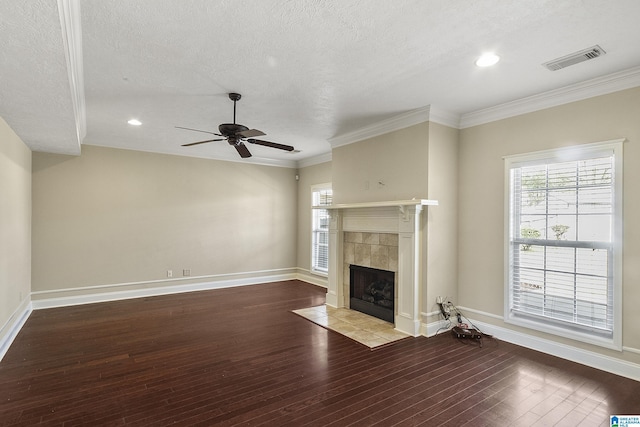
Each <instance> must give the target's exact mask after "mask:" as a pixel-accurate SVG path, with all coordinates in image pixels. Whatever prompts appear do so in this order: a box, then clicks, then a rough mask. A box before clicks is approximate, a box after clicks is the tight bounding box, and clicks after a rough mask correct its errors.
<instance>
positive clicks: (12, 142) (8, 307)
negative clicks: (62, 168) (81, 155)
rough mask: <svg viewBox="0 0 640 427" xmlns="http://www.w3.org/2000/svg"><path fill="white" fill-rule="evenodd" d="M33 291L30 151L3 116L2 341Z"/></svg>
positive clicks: (0, 145)
mask: <svg viewBox="0 0 640 427" xmlns="http://www.w3.org/2000/svg"><path fill="white" fill-rule="evenodd" d="M30 292H31V150H29V148H27V146H26V145H24V143H23V142H22V141H21V140H20V138H19V137H18V136H17V135H16V134H15V133H14V132H13V130H11V128H10V127H9V125H7V123H6V122H5V121H4V120H3V119H2V118H1V117H0V343H1V342H2V341H3V340H4V339H6V338H7V335H8V333H9V332H10V329H11V327H12V325H13V324H14V322H15V321H16V320H17V316H19V314H20V313H19V311H20V309H22V308H24V307H25V305H26V304H27V303H28V301H29V293H30Z"/></svg>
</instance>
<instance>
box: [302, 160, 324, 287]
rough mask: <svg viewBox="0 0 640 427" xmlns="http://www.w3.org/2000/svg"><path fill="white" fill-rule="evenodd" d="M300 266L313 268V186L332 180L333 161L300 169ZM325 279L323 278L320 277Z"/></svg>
mask: <svg viewBox="0 0 640 427" xmlns="http://www.w3.org/2000/svg"><path fill="white" fill-rule="evenodd" d="M297 173H298V177H299V181H298V233H297V234H298V239H297V252H298V256H297V260H298V264H297V266H298V268H300V269H302V270H304V271H305V272H306V273H310V270H311V187H312V186H313V185H317V184H325V183H330V182H331V162H325V163H320V164H317V165H313V166H307V167H305V168H301V169H299V170H298V172H297ZM319 279H321V280H322V281H325V280H324V279H322V278H319Z"/></svg>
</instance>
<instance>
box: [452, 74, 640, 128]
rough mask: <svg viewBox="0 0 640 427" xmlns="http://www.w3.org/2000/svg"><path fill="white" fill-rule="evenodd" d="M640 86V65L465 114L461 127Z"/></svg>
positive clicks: (461, 120)
mask: <svg viewBox="0 0 640 427" xmlns="http://www.w3.org/2000/svg"><path fill="white" fill-rule="evenodd" d="M636 86H640V66H639V67H633V68H629V69H627V70H624V71H620V72H617V73H613V74H609V75H606V76H602V77H597V78H594V79H590V80H586V81H584V82H581V83H576V84H573V85H569V86H565V87H563V88H560V89H554V90H550V91H547V92H543V93H540V94H537V95H533V96H528V97H526V98H522V99H518V100H516V101H511V102H507V103H504V104H500V105H496V106H494V107H489V108H484V109H482V110H478V111H474V112H471V113H467V114H463V115H462V117H461V118H460V126H459V127H460V129H464V128H468V127H472V126H477V125H482V124H486V123H490V122H494V121H497V120H502V119H506V118H509V117H514V116H519V115H522V114H526V113H532V112H534V111H539V110H544V109H546V108H551V107H556V106H558V105H563V104H568V103H570V102H575V101H581V100H584V99H588V98H593V97H595V96H600V95H606V94H609V93H613V92H617V91H620V90H625V89H630V88H633V87H636Z"/></svg>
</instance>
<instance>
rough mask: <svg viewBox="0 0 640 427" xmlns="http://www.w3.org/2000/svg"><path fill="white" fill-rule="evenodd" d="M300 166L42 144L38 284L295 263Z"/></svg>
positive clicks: (37, 192) (36, 184)
mask: <svg viewBox="0 0 640 427" xmlns="http://www.w3.org/2000/svg"><path fill="white" fill-rule="evenodd" d="M295 173H296V171H295V170H294V169H289V168H277V167H269V166H257V165H250V164H244V163H236V162H223V161H215V160H206V159H197V158H191V157H179V156H169V155H161V154H152V153H145V152H139V151H128V150H119V149H110V148H103V147H95V146H86V145H85V146H83V148H82V155H81V156H79V157H68V156H62V155H55V154H44V153H34V155H33V212H34V215H33V290H34V291H48V290H57V289H58V290H59V289H64V288H78V287H87V286H94V285H112V284H121V283H128V282H136V283H137V282H145V281H164V280H165V279H166V278H167V276H166V271H167V270H169V269H171V270H173V274H174V278H179V277H181V276H182V270H183V269H190V270H191V276H193V277H199V276H200V277H201V276H211V275H221V274H231V273H243V272H257V271H265V270H273V269H283V268H294V267H295V266H296V251H295V245H296V213H297V212H296V209H297V206H296V201H297V194H296V191H297V190H296V180H295ZM194 280H195V279H194ZM199 281H202V279H200V280H199ZM180 283H185V282H184V281H183V282H180ZM165 284H176V283H170V282H169V283H166V281H165V282H162V285H165ZM153 286H159V284H157V283H156V284H154V285H153Z"/></svg>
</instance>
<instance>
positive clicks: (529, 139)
mask: <svg viewBox="0 0 640 427" xmlns="http://www.w3.org/2000/svg"><path fill="white" fill-rule="evenodd" d="M639 118H640V88H634V89H629V90H626V91H621V92H617V93H613V94H610V95H605V96H599V97H595V98H591V99H588V100H585V101H580V102H575V103H571V104H567V105H563V106H559V107H555V108H550V109H547V110H543V111H538V112H534V113H530V114H526V115H522V116H518V117H513V118H509V119H505V120H500V121H497V122H493V123H489V124H485V125H481V126H476V127H472V128H468V129H464V130H462V131H461V132H460V135H461V139H460V141H461V143H460V155H459V159H460V161H459V191H460V192H459V221H458V227H459V228H458V236H459V240H458V242H459V260H458V262H459V270H458V271H459V285H458V297H459V301H460V305H463V306H466V307H469V308H471V309H474V310H478V311H480V312H484V313H488V314H489V316H482V315H480V314H477V315H476V314H475V313H474V317H475V318H478V320H483V321H486V322H490V323H494V324H496V325H498V326H501V327H504V328H511V329H515V330H518V331H521V332H524V333H530V334H533V335H536V336H542V337H544V338H546V339H550V340H554V341H559V342H563V343H566V344H569V345H573V346H576V347H580V348H586V349H589V350H592V351H596V352H601V353H605V354H607V355H610V356H612V357H616V358H623V359H626V360H630V361H634V362H635V363H640V354H634V353H633V352H629V351H625V352H623V353H619V352H616V351H609V350H603V349H600V348H599V347H594V346H589V345H586V344H581V343H578V342H576V341H573V340H564V339H559V338H555V337H553V336H550V335H545V334H541V333H534V332H532V331H530V330H527V329H522V328H516V327H513V326H509V325H507V324H505V323H504V322H502V321H501V320H499V319H497V318H496V317H495V316H500V317H502V315H503V305H504V268H505V266H504V257H503V251H504V246H503V245H504V221H505V218H504V164H503V159H502V157H503V156H506V155H511V154H520V153H527V152H532V151H538V150H544V149H550V148H555V147H563V146H570V145H576V144H583V143H590V142H598V141H606V140H611V139H616V138H622V137H625V138H627V140H628V142H626V143H625V145H624V195H623V197H624V199H623V203H624V259H623V263H624V273H623V282H624V283H623V345H624V346H625V347H628V348H631V349H636V351H640V310H638V303H640V286H638V284H639V283H640V191H638V190H637V188H636V187H637V185H638V183H640V120H639Z"/></svg>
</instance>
